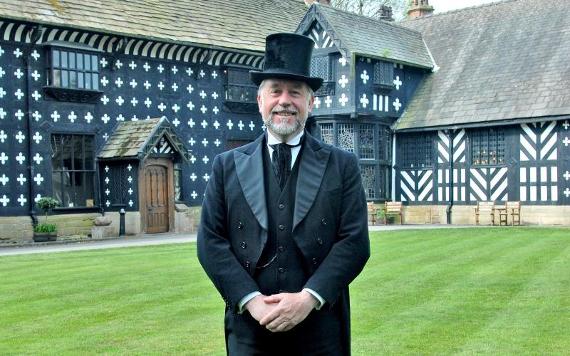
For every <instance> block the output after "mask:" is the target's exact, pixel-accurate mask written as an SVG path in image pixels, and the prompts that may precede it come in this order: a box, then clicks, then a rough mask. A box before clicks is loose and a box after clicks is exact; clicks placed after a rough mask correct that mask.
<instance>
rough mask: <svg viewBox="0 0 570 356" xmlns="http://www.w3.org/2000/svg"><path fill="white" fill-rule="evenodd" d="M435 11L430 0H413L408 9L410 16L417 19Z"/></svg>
mask: <svg viewBox="0 0 570 356" xmlns="http://www.w3.org/2000/svg"><path fill="white" fill-rule="evenodd" d="M432 13H433V6H431V5H430V4H429V0H412V6H411V7H410V9H409V10H408V18H410V19H415V18H418V17H423V16H429V15H431V14H432Z"/></svg>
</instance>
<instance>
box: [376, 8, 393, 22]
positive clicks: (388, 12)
mask: <svg viewBox="0 0 570 356" xmlns="http://www.w3.org/2000/svg"><path fill="white" fill-rule="evenodd" d="M378 18H379V19H380V20H384V21H394V18H393V17H392V7H391V6H387V5H382V6H380V9H379V10H378Z"/></svg>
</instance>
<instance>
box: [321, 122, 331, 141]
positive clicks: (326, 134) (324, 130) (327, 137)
mask: <svg viewBox="0 0 570 356" xmlns="http://www.w3.org/2000/svg"><path fill="white" fill-rule="evenodd" d="M320 128H321V139H322V140H323V142H324V143H328V144H329V145H334V125H333V124H332V123H326V124H321V125H320Z"/></svg>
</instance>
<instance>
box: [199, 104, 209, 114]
mask: <svg viewBox="0 0 570 356" xmlns="http://www.w3.org/2000/svg"><path fill="white" fill-rule="evenodd" d="M200 111H201V112H202V114H205V113H206V111H208V108H207V107H205V106H204V105H202V107H201V108H200Z"/></svg>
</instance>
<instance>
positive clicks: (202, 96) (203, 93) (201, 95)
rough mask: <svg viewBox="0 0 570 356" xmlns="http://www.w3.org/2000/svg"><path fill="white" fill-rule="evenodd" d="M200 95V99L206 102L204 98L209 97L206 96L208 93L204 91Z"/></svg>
mask: <svg viewBox="0 0 570 356" xmlns="http://www.w3.org/2000/svg"><path fill="white" fill-rule="evenodd" d="M199 95H200V97H201V98H202V100H204V98H205V97H207V96H208V95H207V94H206V92H205V91H203V90H202V91H201V92H200V94H199Z"/></svg>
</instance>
